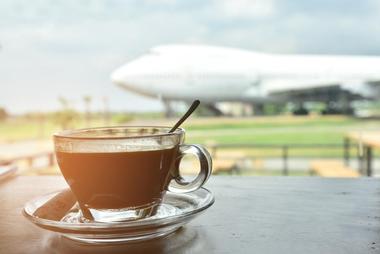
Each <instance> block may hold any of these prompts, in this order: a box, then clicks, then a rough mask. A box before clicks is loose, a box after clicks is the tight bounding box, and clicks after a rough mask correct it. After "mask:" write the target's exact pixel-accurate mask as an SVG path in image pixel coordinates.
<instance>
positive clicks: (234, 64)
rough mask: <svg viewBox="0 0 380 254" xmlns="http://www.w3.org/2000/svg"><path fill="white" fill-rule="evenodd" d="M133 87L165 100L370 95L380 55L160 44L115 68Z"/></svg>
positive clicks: (119, 79) (120, 80) (118, 78)
mask: <svg viewBox="0 0 380 254" xmlns="http://www.w3.org/2000/svg"><path fill="white" fill-rule="evenodd" d="M112 80H113V82H115V83H116V84H118V85H120V86H122V87H123V88H125V89H128V90H130V91H134V92H137V93H139V94H143V95H146V96H151V97H158V98H162V99H166V100H182V101H191V100H193V98H199V99H200V100H202V101H204V102H210V103H213V102H221V101H240V102H253V101H254V102H259V101H268V100H269V101H270V100H276V99H277V98H276V97H274V96H273V94H276V93H277V92H289V91H293V90H298V89H303V90H305V89H309V88H310V89H313V88H315V87H318V88H321V87H322V88H323V87H324V86H326V87H328V86H332V85H339V86H340V87H341V89H342V90H347V91H350V92H353V93H359V94H360V95H362V96H363V97H366V96H371V91H370V90H369V85H368V83H371V82H378V81H380V58H379V57H362V56H315V55H274V54H263V53H255V52H250V51H244V50H238V49H228V48H218V47H206V46H161V47H156V48H153V49H152V50H151V51H150V53H148V54H146V55H143V56H141V57H139V58H138V59H136V60H134V61H132V62H130V63H127V64H126V65H124V66H122V67H121V68H119V69H118V70H116V71H115V72H114V73H113V74H112Z"/></svg>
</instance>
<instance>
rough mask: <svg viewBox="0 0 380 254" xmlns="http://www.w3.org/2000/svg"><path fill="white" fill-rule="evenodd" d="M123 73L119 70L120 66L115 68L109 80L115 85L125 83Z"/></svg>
mask: <svg viewBox="0 0 380 254" xmlns="http://www.w3.org/2000/svg"><path fill="white" fill-rule="evenodd" d="M124 74H125V73H124V72H123V71H122V70H121V68H119V69H117V70H115V71H114V72H112V74H111V81H112V82H113V83H115V84H117V85H123V84H124V83H125V75H124Z"/></svg>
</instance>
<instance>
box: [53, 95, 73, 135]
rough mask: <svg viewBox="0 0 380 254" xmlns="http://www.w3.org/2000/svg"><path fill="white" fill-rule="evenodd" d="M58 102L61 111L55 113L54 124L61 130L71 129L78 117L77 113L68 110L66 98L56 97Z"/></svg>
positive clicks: (68, 105) (68, 104)
mask: <svg viewBox="0 0 380 254" xmlns="http://www.w3.org/2000/svg"><path fill="white" fill-rule="evenodd" d="M58 100H59V102H60V103H61V105H62V110H60V111H58V112H57V113H56V115H55V120H56V122H57V123H58V124H59V125H60V126H61V128H62V129H70V128H73V127H74V126H73V125H74V122H75V120H76V119H77V117H78V113H77V112H76V111H75V110H73V109H72V108H70V103H69V101H68V100H67V99H66V98H64V97H58Z"/></svg>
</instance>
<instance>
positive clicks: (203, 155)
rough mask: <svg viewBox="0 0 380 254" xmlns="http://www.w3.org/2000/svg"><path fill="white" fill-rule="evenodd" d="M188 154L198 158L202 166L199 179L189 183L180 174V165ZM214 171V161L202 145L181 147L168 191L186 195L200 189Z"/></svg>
mask: <svg viewBox="0 0 380 254" xmlns="http://www.w3.org/2000/svg"><path fill="white" fill-rule="evenodd" d="M186 154H193V155H195V156H197V158H198V160H199V164H200V172H199V174H198V175H197V177H196V178H195V179H194V180H193V181H191V182H187V181H185V180H184V178H183V177H182V176H181V175H180V173H179V164H180V162H181V160H182V158H183V157H184V156H185V155H186ZM211 171H212V160H211V156H210V154H209V152H208V151H207V150H206V149H205V148H204V147H203V146H201V145H180V146H179V156H178V157H177V159H176V162H175V173H174V176H173V180H172V181H171V183H170V184H169V187H168V190H169V191H171V192H175V193H186V192H191V191H195V190H197V189H199V188H200V187H201V186H202V185H203V184H204V183H205V182H206V181H207V179H208V178H209V176H210V175H211Z"/></svg>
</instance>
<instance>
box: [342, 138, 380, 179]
mask: <svg viewBox="0 0 380 254" xmlns="http://www.w3.org/2000/svg"><path fill="white" fill-rule="evenodd" d="M351 142H354V143H356V144H358V145H361V146H362V151H361V152H360V154H359V171H361V172H362V174H365V175H367V176H372V174H373V168H372V166H373V162H372V160H373V152H372V150H373V149H375V148H380V132H379V131H363V132H359V131H352V132H348V133H346V135H345V136H344V147H345V152H344V153H345V158H346V164H348V161H349V157H350V154H349V150H350V143H351Z"/></svg>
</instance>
